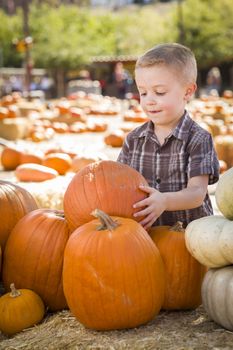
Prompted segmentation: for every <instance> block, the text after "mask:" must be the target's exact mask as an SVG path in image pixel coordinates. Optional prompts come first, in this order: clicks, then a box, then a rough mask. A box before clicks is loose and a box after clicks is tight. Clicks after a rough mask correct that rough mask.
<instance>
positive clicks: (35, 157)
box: [20, 152, 43, 164]
mask: <svg viewBox="0 0 233 350" xmlns="http://www.w3.org/2000/svg"><path fill="white" fill-rule="evenodd" d="M42 158H43V153H41V154H40V153H39V152H37V153H36V154H33V153H21V155H20V164H25V163H34V164H41V163H42Z"/></svg>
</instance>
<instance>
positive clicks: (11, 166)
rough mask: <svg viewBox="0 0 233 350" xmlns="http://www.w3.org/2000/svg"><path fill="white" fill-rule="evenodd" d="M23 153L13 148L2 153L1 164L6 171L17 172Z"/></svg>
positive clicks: (8, 148)
mask: <svg viewBox="0 0 233 350" xmlns="http://www.w3.org/2000/svg"><path fill="white" fill-rule="evenodd" d="M20 157H21V151H20V150H18V149H16V148H13V147H5V148H4V149H3V151H2V153H1V164H2V166H3V168H4V169H5V170H7V171H8V170H15V169H16V167H17V166H18V165H19V164H20Z"/></svg>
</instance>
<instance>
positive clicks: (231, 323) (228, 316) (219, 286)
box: [201, 265, 233, 331]
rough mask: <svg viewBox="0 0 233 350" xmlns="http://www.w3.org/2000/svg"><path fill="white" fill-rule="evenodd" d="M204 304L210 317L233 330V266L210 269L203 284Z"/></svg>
mask: <svg viewBox="0 0 233 350" xmlns="http://www.w3.org/2000/svg"><path fill="white" fill-rule="evenodd" d="M201 292H202V301H203V306H204V308H205V310H206V312H207V314H208V315H209V317H210V318H211V319H212V320H214V321H215V322H216V323H218V324H220V325H221V326H222V327H224V328H226V329H229V330H231V331H232V330H233V266H232V265H231V266H226V267H223V268H220V269H209V271H208V272H207V273H206V275H205V278H204V281H203V284H202V291H201Z"/></svg>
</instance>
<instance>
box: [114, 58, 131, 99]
mask: <svg viewBox="0 0 233 350" xmlns="http://www.w3.org/2000/svg"><path fill="white" fill-rule="evenodd" d="M113 82H114V83H115V84H116V88H117V97H118V98H125V95H126V93H127V92H129V87H130V85H131V84H132V77H131V76H130V74H129V72H128V71H127V70H126V69H125V68H124V66H123V63H122V62H117V63H116V65H115V67H114V72H113Z"/></svg>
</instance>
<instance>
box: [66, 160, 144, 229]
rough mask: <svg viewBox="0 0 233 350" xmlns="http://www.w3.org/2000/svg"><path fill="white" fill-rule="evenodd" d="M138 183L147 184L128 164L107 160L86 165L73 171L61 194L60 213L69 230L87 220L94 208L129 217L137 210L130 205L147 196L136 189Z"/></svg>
mask: <svg viewBox="0 0 233 350" xmlns="http://www.w3.org/2000/svg"><path fill="white" fill-rule="evenodd" d="M140 184H144V185H146V186H148V184H147V181H146V180H145V178H144V177H143V176H142V175H141V174H140V173H139V172H137V171H136V170H135V169H133V168H131V167H129V166H128V165H125V164H120V163H117V162H114V161H110V160H102V161H99V162H96V163H92V164H90V165H87V166H86V167H85V168H83V169H81V170H80V171H79V172H78V173H77V174H75V176H74V177H73V179H72V180H71V182H70V184H69V186H68V188H67V190H66V192H65V195H64V212H65V216H66V219H67V221H68V223H69V225H70V227H71V229H72V230H74V229H75V228H77V227H79V226H81V225H83V224H85V223H86V222H89V221H91V220H92V219H93V218H92V216H91V212H92V211H93V210H94V209H95V208H99V209H101V210H103V211H104V212H105V213H107V214H109V215H116V216H121V217H129V218H133V213H135V212H136V211H138V210H136V209H133V204H134V203H136V202H138V201H140V200H142V199H144V198H146V196H147V195H146V194H145V193H144V192H143V191H141V190H139V188H138V187H139V185H140ZM138 220H141V218H140V219H138Z"/></svg>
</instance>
